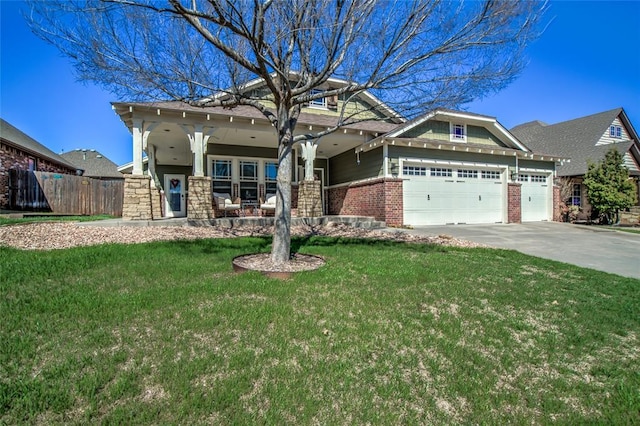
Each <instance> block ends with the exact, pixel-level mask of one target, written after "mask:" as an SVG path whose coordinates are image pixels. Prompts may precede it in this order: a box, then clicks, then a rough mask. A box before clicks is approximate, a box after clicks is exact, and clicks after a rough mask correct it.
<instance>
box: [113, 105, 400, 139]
mask: <svg viewBox="0 0 640 426" xmlns="http://www.w3.org/2000/svg"><path fill="white" fill-rule="evenodd" d="M112 105H113V108H114V109H115V110H116V112H117V113H118V114H119V115H120V116H121V118H122V119H123V121H125V122H126V124H127V126H128V127H129V128H131V125H132V123H130V122H127V121H126V120H125V118H124V114H126V113H127V112H129V108H130V107H131V108H133V109H140V110H147V111H155V110H171V111H177V112H185V113H186V112H192V113H197V114H202V115H203V116H206V115H207V114H209V115H217V116H223V117H239V118H247V119H256V120H266V118H265V116H264V115H263V114H262V113H261V112H260V111H258V110H257V109H256V108H254V107H252V106H250V105H238V106H235V107H233V108H224V107H197V106H192V105H189V104H186V103H184V102H180V101H166V102H133V103H127V102H113V103H112ZM298 124H303V125H311V126H320V127H332V126H334V125H335V124H336V117H334V116H330V115H323V114H312V113H306V112H302V113H300V116H299V117H298ZM397 126H398V124H397V123H387V122H385V121H378V120H372V121H362V122H359V123H354V124H349V125H347V126H344V128H347V129H353V130H363V131H366V132H372V133H387V132H389V131H391V130H392V129H395V128H396V127H397Z"/></svg>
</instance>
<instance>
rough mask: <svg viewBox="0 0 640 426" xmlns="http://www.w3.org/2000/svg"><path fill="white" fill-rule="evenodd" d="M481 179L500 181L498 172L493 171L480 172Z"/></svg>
mask: <svg viewBox="0 0 640 426" xmlns="http://www.w3.org/2000/svg"><path fill="white" fill-rule="evenodd" d="M482 179H494V180H499V179H500V172H498V171H495V170H483V171H482Z"/></svg>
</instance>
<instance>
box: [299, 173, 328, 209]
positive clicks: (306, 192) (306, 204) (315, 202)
mask: <svg viewBox="0 0 640 426" xmlns="http://www.w3.org/2000/svg"><path fill="white" fill-rule="evenodd" d="M320 191H322V188H321V187H320V181H319V180H303V181H302V182H300V186H299V188H298V217H320V216H322V194H321V192H320Z"/></svg>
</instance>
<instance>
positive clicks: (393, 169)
mask: <svg viewBox="0 0 640 426" xmlns="http://www.w3.org/2000/svg"><path fill="white" fill-rule="evenodd" d="M399 169H400V166H398V164H396V163H393V164H391V176H393V177H394V178H397V177H398V170H399Z"/></svg>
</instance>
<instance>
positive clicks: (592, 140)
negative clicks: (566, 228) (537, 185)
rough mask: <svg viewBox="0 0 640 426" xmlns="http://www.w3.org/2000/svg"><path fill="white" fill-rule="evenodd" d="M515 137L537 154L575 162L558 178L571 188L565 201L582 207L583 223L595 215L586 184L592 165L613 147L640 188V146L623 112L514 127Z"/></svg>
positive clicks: (562, 171) (563, 166)
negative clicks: (565, 158)
mask: <svg viewBox="0 0 640 426" xmlns="http://www.w3.org/2000/svg"><path fill="white" fill-rule="evenodd" d="M511 133H513V134H514V135H515V136H516V137H517V138H518V139H520V140H521V141H522V142H524V143H525V144H526V145H527V146H529V147H530V148H532V149H534V150H540V151H544V152H547V153H549V154H553V155H557V156H562V157H569V158H571V162H569V163H566V164H563V165H561V166H559V167H558V176H560V177H562V178H564V181H565V183H566V186H567V191H566V192H567V193H566V194H565V195H564V197H565V198H566V199H565V200H562V201H563V202H565V203H566V204H568V205H576V206H579V207H580V208H581V210H582V212H581V215H580V218H581V219H588V218H590V217H591V214H592V211H591V210H592V209H591V205H590V204H589V199H588V194H587V193H586V189H585V186H584V185H583V183H582V182H583V178H584V175H585V174H586V172H587V167H588V163H589V162H590V161H591V162H593V163H597V162H598V161H601V160H602V159H604V156H605V153H606V152H607V151H608V150H609V149H611V148H612V147H613V148H615V149H616V150H618V152H620V153H621V154H622V155H623V156H624V161H625V166H626V167H627V168H628V169H629V174H630V176H631V177H632V178H633V179H634V181H635V183H636V187H638V179H640V142H639V141H638V134H637V133H636V131H635V129H634V128H633V125H632V124H631V122H630V121H629V118H628V117H627V114H626V113H625V111H624V109H623V108H616V109H612V110H610V111H605V112H601V113H598V114H593V115H589V116H586V117H581V118H576V119H574V120H569V121H564V122H561V123H557V124H545V123H542V122H540V121H532V122H529V123H524V124H520V125H518V126H516V127H514V128H513V129H511ZM639 195H640V194H639ZM639 200H640V197H639Z"/></svg>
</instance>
